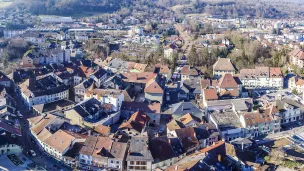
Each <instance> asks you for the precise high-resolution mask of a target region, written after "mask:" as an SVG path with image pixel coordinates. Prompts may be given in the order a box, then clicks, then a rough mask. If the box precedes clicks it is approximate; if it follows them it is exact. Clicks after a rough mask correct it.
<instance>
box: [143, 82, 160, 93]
mask: <svg viewBox="0 0 304 171" xmlns="http://www.w3.org/2000/svg"><path fill="white" fill-rule="evenodd" d="M144 91H145V93H158V94H163V93H164V90H163V89H162V88H161V87H160V85H159V84H158V83H157V82H156V81H155V80H153V79H152V80H150V81H149V82H148V83H147V84H146V87H145V90H144Z"/></svg>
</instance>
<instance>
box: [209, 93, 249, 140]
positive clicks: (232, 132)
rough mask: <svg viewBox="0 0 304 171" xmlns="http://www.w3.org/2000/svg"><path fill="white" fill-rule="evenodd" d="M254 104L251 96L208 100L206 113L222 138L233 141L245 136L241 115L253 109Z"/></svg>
mask: <svg viewBox="0 0 304 171" xmlns="http://www.w3.org/2000/svg"><path fill="white" fill-rule="evenodd" d="M252 106H253V101H252V99H250V98H243V99H228V100H217V101H207V102H206V103H205V115H207V116H206V118H208V121H209V123H213V124H214V125H215V126H216V128H217V129H218V130H219V132H220V135H221V137H222V139H225V140H227V141H231V140H233V139H236V138H239V137H244V136H245V135H244V132H245V128H244V127H243V126H242V123H241V121H240V115H241V114H244V113H248V112H249V111H251V109H252Z"/></svg>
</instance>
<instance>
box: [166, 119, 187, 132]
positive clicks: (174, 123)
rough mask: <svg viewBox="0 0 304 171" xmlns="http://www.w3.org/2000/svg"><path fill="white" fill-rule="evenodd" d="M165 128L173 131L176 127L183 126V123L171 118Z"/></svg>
mask: <svg viewBox="0 0 304 171" xmlns="http://www.w3.org/2000/svg"><path fill="white" fill-rule="evenodd" d="M167 128H168V129H169V131H174V130H176V129H181V128H185V125H184V124H183V123H181V122H180V121H177V120H175V119H172V120H171V121H170V122H169V123H167Z"/></svg>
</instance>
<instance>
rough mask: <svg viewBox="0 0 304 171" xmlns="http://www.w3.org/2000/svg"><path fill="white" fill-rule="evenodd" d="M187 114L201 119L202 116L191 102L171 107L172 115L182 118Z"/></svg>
mask: <svg viewBox="0 0 304 171" xmlns="http://www.w3.org/2000/svg"><path fill="white" fill-rule="evenodd" d="M187 113H191V114H193V115H194V116H196V117H198V118H202V115H203V112H202V111H201V110H200V109H199V107H198V106H196V105H195V104H193V103H192V102H179V103H175V104H173V105H172V114H175V115H179V116H182V115H185V114H187Z"/></svg>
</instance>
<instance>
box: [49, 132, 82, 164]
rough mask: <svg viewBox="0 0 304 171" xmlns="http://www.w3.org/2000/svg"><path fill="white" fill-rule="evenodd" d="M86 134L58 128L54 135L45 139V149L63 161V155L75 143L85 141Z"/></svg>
mask: <svg viewBox="0 0 304 171" xmlns="http://www.w3.org/2000/svg"><path fill="white" fill-rule="evenodd" d="M84 141H85V136H81V135H79V134H76V133H73V132H70V131H65V130H58V131H57V132H55V133H54V134H53V135H51V136H49V137H48V138H46V139H45V140H44V141H43V144H44V150H45V152H47V153H48V154H49V155H51V156H52V157H53V158H55V159H57V160H59V161H63V155H64V154H65V153H66V152H67V151H68V150H70V149H71V148H72V147H73V146H74V144H75V143H77V142H84Z"/></svg>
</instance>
